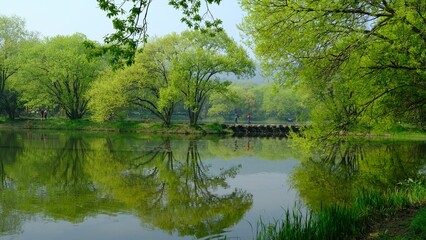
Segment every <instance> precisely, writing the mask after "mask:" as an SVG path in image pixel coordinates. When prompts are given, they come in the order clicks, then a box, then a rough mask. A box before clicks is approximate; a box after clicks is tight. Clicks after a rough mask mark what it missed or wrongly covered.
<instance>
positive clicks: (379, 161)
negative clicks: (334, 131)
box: [291, 139, 426, 209]
mask: <svg viewBox="0 0 426 240" xmlns="http://www.w3.org/2000/svg"><path fill="white" fill-rule="evenodd" d="M306 141H308V140H306ZM424 149H425V144H424V143H418V142H417V143H414V142H387V143H384V142H379V141H376V142H373V141H359V140H358V141H343V140H341V139H339V140H337V141H335V142H330V141H329V142H323V143H321V144H320V145H317V147H316V148H315V149H314V150H312V149H310V151H309V153H306V152H305V154H304V156H305V157H304V159H302V160H301V165H300V166H298V167H296V169H295V170H294V171H293V173H292V176H291V183H292V185H293V187H294V188H296V189H297V190H298V191H299V195H300V197H301V198H302V199H303V200H304V202H305V203H306V204H307V205H308V206H310V207H311V208H313V209H318V208H320V207H321V206H324V205H327V204H332V203H336V202H340V203H343V202H351V200H352V198H353V197H354V194H355V193H356V192H357V191H359V190H363V189H364V190H385V189H387V188H388V187H394V186H396V185H397V184H398V183H399V182H401V181H404V180H405V179H407V178H413V177H415V176H417V175H418V174H419V173H420V170H421V169H422V167H423V166H424V165H425V164H426V160H425V159H424V157H423V158H422V157H421V156H425V150H424Z"/></svg>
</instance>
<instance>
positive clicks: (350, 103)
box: [242, 0, 426, 135]
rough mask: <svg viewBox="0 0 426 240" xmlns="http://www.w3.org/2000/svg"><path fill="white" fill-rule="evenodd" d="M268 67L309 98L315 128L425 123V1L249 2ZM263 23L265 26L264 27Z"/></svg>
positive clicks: (252, 28)
mask: <svg viewBox="0 0 426 240" xmlns="http://www.w3.org/2000/svg"><path fill="white" fill-rule="evenodd" d="M242 6H243V8H244V9H245V10H246V11H247V13H248V15H247V17H246V18H245V20H244V23H243V26H242V27H243V29H244V31H245V33H246V34H247V35H248V36H249V37H251V40H250V41H251V44H252V45H253V46H254V47H255V52H256V54H257V56H258V58H259V59H260V60H261V62H262V66H263V68H264V69H266V70H267V72H268V73H269V74H270V75H273V76H274V78H275V79H276V80H277V81H279V82H286V83H287V84H291V85H294V86H297V87H298V89H299V90H301V91H303V92H304V93H305V94H307V97H306V100H307V101H306V104H307V105H308V107H309V108H310V109H312V120H313V125H312V126H314V127H315V128H321V129H322V130H323V131H322V133H321V134H322V135H324V132H325V134H328V133H330V132H334V133H336V132H337V133H339V132H340V133H341V132H346V131H354V130H362V131H368V130H371V129H373V128H375V127H377V126H389V125H390V123H392V122H397V121H404V122H411V123H415V124H422V123H424V122H425V116H426V114H425V112H426V109H425V106H426V105H425V99H426V92H425V89H426V87H425V83H426V81H425V76H426V75H425V74H426V71H425V68H424V65H425V61H426V58H425V56H426V50H425V49H426V37H425V36H426V32H425V30H424V29H425V25H426V23H425V21H424V19H425V16H426V4H425V2H424V1H423V0H393V1H346V0H345V1H343V0H339V1H327V0H322V1H311V0H292V1H279V0H272V1H271V0H260V1H259V0H243V1H242ZM260 19H261V21H260Z"/></svg>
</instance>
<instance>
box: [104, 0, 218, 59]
mask: <svg viewBox="0 0 426 240" xmlns="http://www.w3.org/2000/svg"><path fill="white" fill-rule="evenodd" d="M96 1H97V2H98V5H99V7H100V8H101V9H102V10H104V11H105V12H106V15H107V17H108V18H110V19H112V23H113V27H114V29H115V33H113V34H110V35H107V36H106V37H105V39H104V40H105V43H107V44H108V46H107V47H106V48H104V50H105V51H110V52H112V53H113V54H112V55H113V56H114V57H113V59H112V62H113V63H115V64H123V60H124V63H126V64H127V65H130V64H132V63H133V62H134V56H135V52H136V50H137V48H138V46H139V44H140V43H143V42H146V40H147V39H148V34H147V29H148V22H147V16H148V14H149V8H150V5H151V3H152V0H121V1H118V2H117V1H113V0H96ZM221 1H222V0H168V3H169V5H170V6H173V7H174V8H175V9H177V10H179V11H181V12H182V15H183V17H182V18H181V21H182V22H183V23H185V24H186V25H188V27H190V28H193V29H195V30H201V31H207V30H209V29H214V30H218V31H221V30H222V28H221V26H220V25H221V23H222V21H221V20H220V19H216V18H215V17H214V16H213V14H212V13H211V12H210V9H209V6H210V5H211V4H219V3H220V2H221ZM203 8H204V9H205V10H204V11H203V10H202V9H203Z"/></svg>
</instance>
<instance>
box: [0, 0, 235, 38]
mask: <svg viewBox="0 0 426 240" xmlns="http://www.w3.org/2000/svg"><path fill="white" fill-rule="evenodd" d="M167 2H168V0H154V1H153V3H152V6H151V9H150V12H149V26H148V33H149V35H150V36H154V35H157V36H161V35H164V34H167V33H170V32H181V31H183V30H185V29H187V27H186V25H184V24H183V23H181V22H180V20H179V19H180V18H181V17H182V15H181V14H180V13H179V12H178V11H176V10H175V9H174V8H173V7H171V6H169V5H168V4H167ZM211 10H212V12H213V14H214V16H215V17H217V18H220V19H222V21H223V22H224V23H223V27H224V28H225V31H226V32H227V33H228V34H229V35H230V36H231V37H233V38H234V39H235V40H236V41H237V42H240V39H241V38H240V33H239V31H238V29H237V27H236V25H237V24H239V23H240V22H241V21H242V16H243V12H242V10H241V8H240V6H239V4H238V1H237V0H223V3H222V4H221V5H220V6H219V7H212V8H211ZM0 15H6V16H11V15H17V16H19V17H22V18H24V19H25V21H26V26H27V29H28V30H31V31H37V32H40V33H41V34H42V36H55V35H71V34H73V33H76V32H79V33H83V34H85V35H86V36H87V37H88V38H89V39H91V40H96V41H99V42H102V41H103V37H104V36H105V35H106V34H108V33H112V32H113V29H112V27H111V21H110V20H109V19H108V18H107V17H106V16H105V13H104V12H103V11H101V10H100V9H99V8H98V6H97V1H96V0H0ZM240 44H241V43H240Z"/></svg>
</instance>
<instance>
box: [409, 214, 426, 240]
mask: <svg viewBox="0 0 426 240" xmlns="http://www.w3.org/2000/svg"><path fill="white" fill-rule="evenodd" d="M410 228H411V229H412V230H413V231H414V233H415V234H416V236H419V237H420V238H423V239H424V238H426V208H423V209H422V210H421V211H420V212H419V213H418V214H417V215H416V217H415V218H414V219H413V221H412V222H411V224H410Z"/></svg>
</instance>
